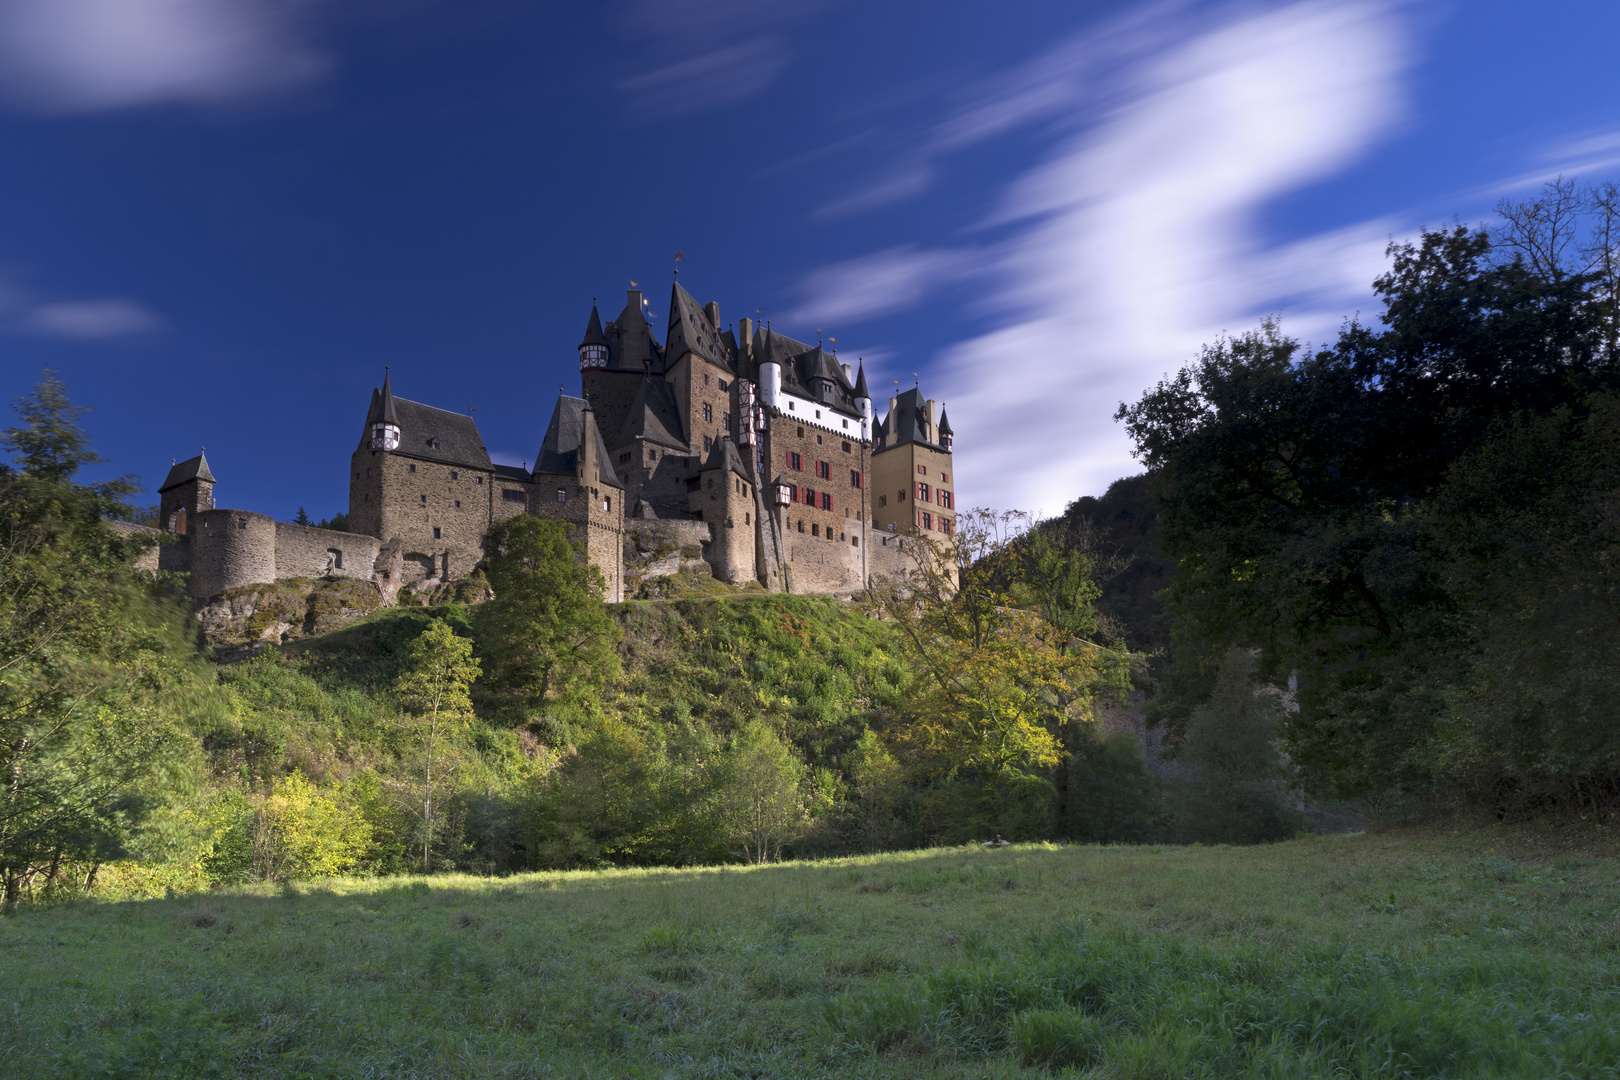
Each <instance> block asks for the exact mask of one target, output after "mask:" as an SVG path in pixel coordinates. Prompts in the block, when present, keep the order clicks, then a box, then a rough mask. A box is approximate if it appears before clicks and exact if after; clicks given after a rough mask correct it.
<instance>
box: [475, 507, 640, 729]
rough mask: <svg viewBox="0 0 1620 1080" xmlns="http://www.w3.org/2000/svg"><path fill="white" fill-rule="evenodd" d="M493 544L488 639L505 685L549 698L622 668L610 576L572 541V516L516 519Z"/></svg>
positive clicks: (495, 673)
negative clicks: (609, 606) (606, 593)
mask: <svg viewBox="0 0 1620 1080" xmlns="http://www.w3.org/2000/svg"><path fill="white" fill-rule="evenodd" d="M488 550H489V552H490V554H489V556H488V558H487V559H486V560H485V573H486V574H487V576H488V578H489V584H490V588H491V589H492V590H493V591H494V594H495V596H494V599H493V600H490V601H489V602H487V603H485V604H484V605H483V606H482V607H481V608H480V609H479V619H480V639H481V641H482V642H483V643H484V652H485V655H486V656H487V657H488V660H489V667H490V677H491V680H492V681H493V682H494V683H495V684H496V685H497V686H501V687H505V688H508V689H512V690H518V691H523V692H526V693H529V694H532V695H533V696H534V697H535V699H536V700H537V701H539V702H541V703H542V704H543V703H544V702H545V701H546V699H547V697H548V696H550V695H551V694H552V692H553V691H554V690H556V689H558V688H566V689H567V690H569V691H575V692H579V691H584V690H586V689H589V688H590V687H593V686H599V685H600V684H601V682H602V680H603V679H605V678H606V677H607V676H609V675H610V674H612V673H613V672H614V671H616V670H617V666H618V654H617V652H616V651H615V646H616V645H617V643H618V639H619V632H618V628H617V626H615V624H614V622H613V619H612V618H611V617H610V616H609V615H608V613H607V610H606V609H605V608H604V607H603V605H602V593H603V589H604V585H603V582H602V575H601V573H600V572H599V571H598V570H597V569H596V568H595V567H593V566H591V565H589V564H588V563H586V562H585V561H584V557H583V552H582V550H581V549H580V548H579V547H578V546H577V545H574V544H571V543H569V540H568V526H567V525H566V524H565V523H564V522H560V521H544V520H542V519H540V518H535V517H530V516H528V515H522V516H519V517H516V518H513V519H511V520H510V521H507V522H505V523H504V524H502V525H499V526H497V527H496V528H495V529H494V530H492V531H491V533H490V537H489V541H488Z"/></svg>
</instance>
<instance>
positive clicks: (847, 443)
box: [844, 439, 849, 454]
mask: <svg viewBox="0 0 1620 1080" xmlns="http://www.w3.org/2000/svg"><path fill="white" fill-rule="evenodd" d="M844 453H846V454H847V453H849V440H848V439H845V440H844Z"/></svg>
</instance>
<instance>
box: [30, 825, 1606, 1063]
mask: <svg viewBox="0 0 1620 1080" xmlns="http://www.w3.org/2000/svg"><path fill="white" fill-rule="evenodd" d="M1601 836H1602V834H1601V833H1586V834H1580V835H1573V836H1563V837H1560V836H1554V835H1549V834H1538V833H1536V832H1534V831H1529V830H1520V829H1509V828H1505V827H1501V826H1493V827H1489V828H1475V827H1465V826H1448V827H1431V828H1427V829H1416V830H1405V831H1399V832H1388V833H1382V834H1374V835H1356V836H1346V837H1334V838H1319V839H1306V840H1296V841H1290V842H1286V843H1282V844H1276V845H1270V846H1264V847H1257V848H1242V849H1236V848H1220V847H1217V848H1198V847H1193V848H1162V849H1161V848H1158V847H1128V846H1116V847H1107V848H1103V847H1080V846H1076V847H1067V848H1063V847H1053V846H1049V845H1031V846H1019V847H1013V848H1008V849H1003V850H999V851H996V850H986V849H984V848H981V847H977V846H970V847H962V848H953V849H935V850H930V851H919V852H909V853H902V854H891V855H878V856H860V857H851V858H843V859H834V860H828V861H825V862H819V863H785V864H776V865H772V866H768V867H761V868H751V869H738V868H735V867H731V868H724V867H713V868H705V869H686V870H678V869H648V870H615V871H606V872H588V871H587V872H567V873H546V874H528V875H520V876H515V877H509V878H502V879H485V878H477V877H468V876H439V877H434V878H430V879H422V878H408V879H392V880H374V879H372V880H367V879H337V880H323V881H311V882H301V883H298V884H294V885H289V886H284V887H279V888H278V887H273V886H268V885H265V886H249V887H236V888H227V889H222V890H218V891H216V892H214V893H213V894H211V895H205V896H186V897H177V898H174V899H170V900H156V901H148V902H144V903H140V904H117V905H106V904H78V905H71V906H57V907H53V908H42V909H33V910H24V911H22V912H20V913H19V914H17V915H16V916H15V917H12V918H8V919H5V920H3V921H0V956H3V957H5V977H6V983H7V986H8V988H9V990H10V998H11V1000H12V1005H11V1006H10V1007H8V1008H6V1009H3V1010H0V1073H4V1074H5V1075H8V1076H18V1077H32V1076H64V1077H89V1076H129V1077H134V1076H188V1077H193V1076H233V1077H235V1076H242V1077H295V1076H340V1075H341V1076H356V1075H367V1076H372V1075H375V1076H433V1077H469V1078H470V1077H478V1078H488V1077H529V1076H614V1077H627V1076H632V1077H633V1076H643V1077H666V1076H670V1077H698V1076H705V1077H744V1076H747V1077H784V1078H786V1077H794V1078H799V1077H811V1076H827V1077H843V1076H849V1077H854V1076H861V1077H923V1076H946V1077H949V1076H959V1077H985V1076H995V1077H1014V1076H1038V1075H1044V1072H1043V1069H1044V1068H1045V1067H1046V1066H1049V1065H1050V1066H1066V1065H1071V1066H1077V1067H1083V1066H1086V1065H1095V1066H1096V1072H1094V1073H1088V1074H1087V1075H1099V1076H1100V1075H1107V1076H1117V1077H1122V1078H1125V1077H1142V1078H1148V1077H1166V1076H1176V1077H1204V1076H1208V1077H1216V1076H1221V1077H1224V1076H1234V1075H1268V1076H1271V1075H1278V1076H1306V1075H1328V1074H1331V1075H1336V1076H1352V1077H1373V1076H1379V1077H1383V1076H1395V1075H1422V1076H1439V1075H1451V1076H1551V1075H1558V1076H1569V1077H1600V1076H1612V1075H1614V1074H1613V1062H1614V1061H1616V1060H1620V1034H1617V1032H1620V996H1617V993H1616V990H1615V987H1616V985H1617V982H1616V977H1615V976H1616V973H1617V968H1616V957H1617V949H1620V914H1617V913H1620V887H1617V885H1616V883H1615V880H1614V878H1615V875H1614V861H1613V859H1614V854H1615V851H1614V843H1613V840H1612V838H1602V839H1597V838H1596V837H1601Z"/></svg>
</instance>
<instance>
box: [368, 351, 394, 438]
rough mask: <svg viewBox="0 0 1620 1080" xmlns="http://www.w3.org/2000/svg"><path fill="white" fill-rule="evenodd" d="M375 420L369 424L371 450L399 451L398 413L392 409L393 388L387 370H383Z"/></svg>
mask: <svg viewBox="0 0 1620 1080" xmlns="http://www.w3.org/2000/svg"><path fill="white" fill-rule="evenodd" d="M378 404H379V408H378V411H377V418H376V419H375V420H373V421H372V424H371V448H372V449H373V450H398V449H399V412H398V410H397V409H395V407H394V388H393V386H392V385H391V384H390V382H389V377H388V369H387V368H384V369H383V384H382V399H381V401H380V402H379V403H378Z"/></svg>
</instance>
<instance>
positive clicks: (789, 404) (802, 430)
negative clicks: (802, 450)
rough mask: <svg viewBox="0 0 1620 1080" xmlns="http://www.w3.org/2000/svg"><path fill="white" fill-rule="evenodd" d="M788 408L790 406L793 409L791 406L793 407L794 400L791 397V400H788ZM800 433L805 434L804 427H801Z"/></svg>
mask: <svg viewBox="0 0 1620 1080" xmlns="http://www.w3.org/2000/svg"><path fill="white" fill-rule="evenodd" d="M788 408H790V409H791V408H793V402H792V400H791V399H790V400H789V401H788ZM799 434H800V435H803V434H804V429H803V428H800V429H799Z"/></svg>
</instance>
